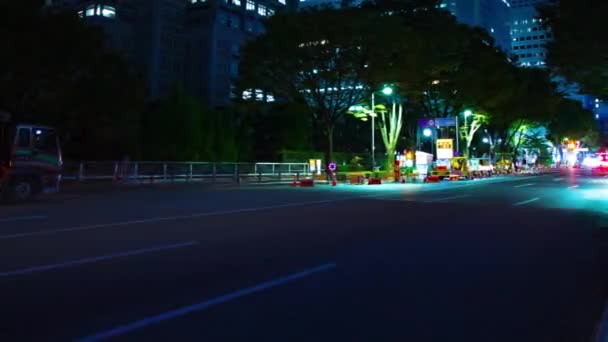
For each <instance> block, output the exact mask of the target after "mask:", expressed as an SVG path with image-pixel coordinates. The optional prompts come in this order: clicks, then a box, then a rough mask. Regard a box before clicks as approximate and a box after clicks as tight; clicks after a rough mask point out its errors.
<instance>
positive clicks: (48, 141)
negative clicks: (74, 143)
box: [0, 115, 63, 202]
mask: <svg viewBox="0 0 608 342" xmlns="http://www.w3.org/2000/svg"><path fill="white" fill-rule="evenodd" d="M5 117H6V115H5ZM62 165H63V160H62V157H61V148H60V146H59V140H58V138H57V134H56V131H55V129H53V128H52V127H47V126H42V125H32V124H24V123H11V122H10V120H4V121H2V120H0V198H1V199H3V200H8V201H10V202H23V201H27V200H29V199H31V198H32V197H34V196H36V195H38V194H40V193H43V192H44V193H48V192H57V191H58V190H59V183H60V181H61V168H62Z"/></svg>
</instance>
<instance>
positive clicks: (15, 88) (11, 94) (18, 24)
mask: <svg viewBox="0 0 608 342" xmlns="http://www.w3.org/2000/svg"><path fill="white" fill-rule="evenodd" d="M0 41H2V44H3V46H4V47H5V48H4V49H3V50H2V53H0V108H2V109H4V110H7V111H9V112H11V113H12V114H13V117H14V118H15V120H22V121H23V120H25V121H29V122H35V123H40V124H49V125H54V126H56V127H57V128H59V130H60V131H61V132H62V133H63V134H62V135H63V137H64V142H65V143H66V145H67V146H66V147H65V148H64V150H65V151H66V152H67V156H68V157H72V158H85V159H104V158H120V157H121V156H122V155H123V154H125V153H128V154H138V150H139V144H138V141H139V138H140V131H139V114H140V113H141V111H142V109H143V102H144V89H143V84H142V83H141V82H140V80H139V79H138V78H137V77H136V76H135V75H134V74H133V73H132V72H131V70H130V68H129V67H128V65H127V64H126V63H125V61H124V60H123V59H122V58H120V57H119V56H117V55H116V54H113V53H111V52H109V51H107V50H106V49H105V47H104V43H103V42H104V36H103V33H102V32H101V31H100V30H98V29H96V28H95V27H93V26H87V25H85V24H84V23H83V22H82V20H80V19H79V18H78V16H77V15H76V13H71V12H49V11H47V10H46V9H45V8H44V7H43V2H42V1H36V0H20V1H2V2H0Z"/></svg>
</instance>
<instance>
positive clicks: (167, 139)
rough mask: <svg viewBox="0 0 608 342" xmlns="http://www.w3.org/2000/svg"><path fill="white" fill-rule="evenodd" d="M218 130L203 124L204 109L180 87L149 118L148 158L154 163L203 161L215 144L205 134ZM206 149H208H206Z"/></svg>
mask: <svg viewBox="0 0 608 342" xmlns="http://www.w3.org/2000/svg"><path fill="white" fill-rule="evenodd" d="M204 125H208V126H207V127H208V129H207V130H206V131H207V132H209V131H215V127H209V126H211V125H210V124H209V123H208V122H205V123H203V109H202V107H201V106H200V104H199V103H198V102H197V101H196V100H195V99H194V98H192V97H190V96H188V95H187V94H185V92H184V91H183V89H182V88H181V87H177V88H176V89H175V90H174V91H173V93H172V94H171V95H169V96H168V97H167V98H166V99H164V100H163V101H161V102H160V103H158V104H156V105H155V106H154V108H152V109H151V110H150V111H149V113H147V115H146V120H145V126H144V127H145V132H146V135H145V142H146V146H147V151H146V153H145V156H146V158H148V159H152V160H158V159H160V160H200V159H201V157H202V156H203V154H205V153H209V152H208V151H209V150H211V148H208V146H209V145H210V144H212V142H209V141H208V140H207V139H208V138H209V135H207V134H205V135H203V126H204ZM205 148H207V149H205Z"/></svg>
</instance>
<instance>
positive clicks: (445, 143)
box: [437, 139, 454, 159]
mask: <svg viewBox="0 0 608 342" xmlns="http://www.w3.org/2000/svg"><path fill="white" fill-rule="evenodd" d="M453 141H454V139H437V159H450V158H452V157H454V143H453Z"/></svg>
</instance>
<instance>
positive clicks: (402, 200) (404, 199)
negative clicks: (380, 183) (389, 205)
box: [374, 197, 418, 202]
mask: <svg viewBox="0 0 608 342" xmlns="http://www.w3.org/2000/svg"><path fill="white" fill-rule="evenodd" d="M374 199H376V200H379V201H395V202H418V201H417V200H416V199H414V198H383V197H375V198H374Z"/></svg>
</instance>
